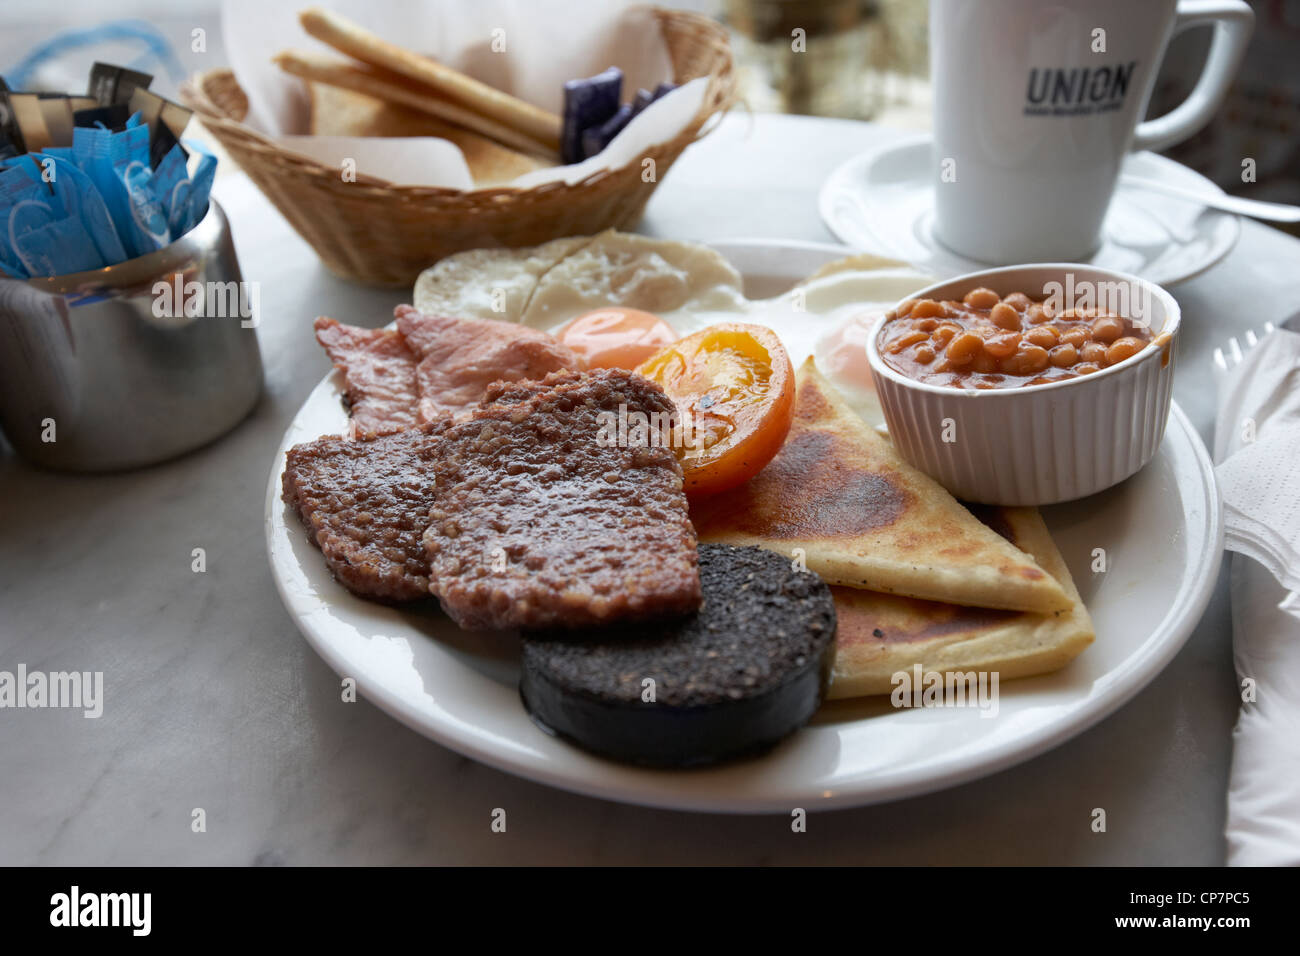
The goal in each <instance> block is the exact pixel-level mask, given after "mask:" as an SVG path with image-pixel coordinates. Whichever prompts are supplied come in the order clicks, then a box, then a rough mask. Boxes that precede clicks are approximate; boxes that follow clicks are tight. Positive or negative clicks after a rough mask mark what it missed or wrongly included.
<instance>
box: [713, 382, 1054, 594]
mask: <svg viewBox="0 0 1300 956" xmlns="http://www.w3.org/2000/svg"><path fill="white" fill-rule="evenodd" d="M795 378H796V388H797V394H796V398H795V417H794V423H793V424H792V425H791V427H790V433H789V435H788V436H787V438H786V440H785V444H784V446H782V448H781V451H780V453H779V454H778V455H777V456H776V458H774V459H773V460H772V462H771V463H770V464H769V465H768V466H767V467H766V468H764V469H763V470H762V471H761V472H759V473H758V474H757V475H756V476H754V478H752V479H751V480H750V481H749V482H748V483H746V484H745V485H743V486H741V487H740V488H737V489H735V490H733V491H728V492H724V493H722V494H719V495H714V496H713V497H712V498H709V499H704V500H702V501H700V502H697V503H694V504H693V505H692V508H691V519H692V520H693V521H694V522H695V527H696V530H697V531H698V533H699V537H700V540H701V541H721V542H725V543H727V544H735V545H757V546H758V547H762V548H768V549H770V550H772V551H779V552H781V553H783V554H789V555H792V556H793V557H795V558H798V557H799V556H800V555H802V557H803V560H804V561H805V563H806V564H807V567H808V569H809V570H811V571H816V572H817V573H818V574H820V575H821V576H822V578H823V579H825V580H826V581H827V582H828V583H829V584H839V585H846V586H849V587H856V588H864V589H866V590H870V591H883V592H886V593H890V594H899V595H903V596H906V597H914V598H923V599H926V600H931V601H943V602H947V603H952V604H962V605H967V606H972V607H984V608H1005V609H1008V610H1014V611H1036V612H1040V613H1049V612H1052V611H1064V610H1069V609H1070V608H1071V607H1072V606H1073V602H1072V601H1071V600H1070V598H1069V597H1068V596H1067V594H1066V592H1065V590H1064V589H1063V588H1062V587H1061V585H1060V584H1059V583H1058V582H1057V581H1056V579H1055V578H1053V577H1052V576H1051V575H1050V574H1048V573H1047V572H1046V571H1044V570H1043V569H1042V568H1041V567H1040V566H1039V565H1038V563H1037V562H1036V561H1035V560H1034V559H1033V558H1032V557H1030V556H1029V555H1027V554H1025V553H1024V552H1023V551H1020V550H1019V549H1017V548H1016V547H1015V546H1014V545H1012V544H1011V543H1010V542H1008V541H1007V540H1005V539H1004V538H1002V537H1001V536H999V535H998V534H997V532H995V531H993V530H991V529H989V528H987V527H985V526H984V525H983V524H981V523H980V522H979V521H978V520H977V519H976V518H975V517H974V516H973V515H972V514H971V513H970V512H969V511H967V510H966V508H964V507H963V506H962V505H961V504H960V503H959V502H958V501H957V500H956V499H955V498H953V497H952V495H950V494H948V492H947V491H945V490H944V489H943V488H942V487H941V486H940V485H939V484H938V483H937V482H935V481H934V480H933V479H931V478H929V477H928V476H926V475H924V474H922V473H921V472H920V471H917V470H916V469H915V468H913V467H911V466H910V465H908V464H907V463H906V462H904V461H903V460H902V458H900V457H899V455H898V453H897V452H896V451H895V450H894V447H893V445H892V444H890V443H889V442H888V441H887V440H886V439H884V438H882V437H881V436H880V435H878V434H876V432H875V431H874V430H873V429H872V428H871V427H870V426H868V425H867V424H866V423H865V422H864V421H862V419H860V418H859V417H858V416H857V415H855V414H854V413H853V412H852V411H851V410H850V409H849V408H848V406H847V405H846V404H845V403H844V400H843V399H842V398H840V396H839V395H838V394H837V393H836V392H835V390H834V388H832V387H831V386H830V384H829V383H827V381H826V380H825V379H824V378H823V377H822V375H821V373H819V372H818V371H817V367H816V365H814V364H813V361H812V359H809V360H808V361H807V362H805V363H804V364H803V366H802V367H801V368H800V369H799V372H798V374H797V375H796V377H795ZM796 549H798V550H796Z"/></svg>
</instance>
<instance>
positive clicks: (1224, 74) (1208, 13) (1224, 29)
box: [1131, 0, 1255, 150]
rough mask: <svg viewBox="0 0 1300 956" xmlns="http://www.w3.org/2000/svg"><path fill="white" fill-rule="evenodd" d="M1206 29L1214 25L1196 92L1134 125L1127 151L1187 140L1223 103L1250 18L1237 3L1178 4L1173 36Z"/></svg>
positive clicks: (1196, 0)
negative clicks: (1151, 117)
mask: <svg viewBox="0 0 1300 956" xmlns="http://www.w3.org/2000/svg"><path fill="white" fill-rule="evenodd" d="M1206 23H1212V24H1214V38H1213V40H1211V41H1210V52H1209V55H1208V56H1207V57H1206V58H1205V67H1204V68H1203V69H1202V70H1201V77H1200V79H1198V80H1197V81H1196V86H1195V87H1194V88H1193V89H1192V92H1191V94H1190V95H1189V96H1188V97H1187V99H1185V100H1183V102H1181V103H1179V104H1178V106H1177V107H1175V108H1174V109H1172V110H1170V111H1169V112H1168V113H1166V114H1165V115H1164V116H1160V117H1157V118H1156V119H1153V120H1147V121H1146V122H1145V123H1139V124H1138V126H1137V129H1136V130H1135V131H1134V133H1133V145H1132V147H1131V148H1132V149H1135V150H1137V149H1164V148H1165V147H1166V146H1172V145H1173V144H1174V143H1177V142H1181V141H1182V140H1185V139H1187V137H1189V136H1191V135H1192V134H1193V133H1195V132H1196V131H1197V130H1199V129H1200V128H1201V127H1202V126H1204V125H1205V124H1206V123H1208V122H1209V121H1210V119H1211V118H1212V117H1213V116H1214V113H1215V111H1216V110H1217V109H1218V108H1219V104H1220V103H1222V102H1223V98H1224V96H1226V95H1227V93H1228V86H1229V85H1230V84H1231V83H1232V80H1233V77H1234V76H1236V73H1237V67H1238V66H1239V65H1240V64H1241V58H1242V56H1243V55H1244V54H1245V52H1246V44H1247V43H1248V42H1249V41H1250V33H1251V30H1252V28H1253V27H1254V25H1255V12H1254V11H1253V10H1251V9H1250V7H1248V6H1247V5H1246V4H1245V3H1244V2H1243V0H1182V2H1180V3H1179V4H1178V10H1177V12H1176V14H1175V18H1174V30H1173V32H1174V33H1175V34H1177V33H1181V32H1182V31H1183V30H1186V29H1188V28H1189V27H1194V26H1200V25H1202V24H1206Z"/></svg>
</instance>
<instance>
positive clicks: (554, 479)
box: [424, 369, 700, 628]
mask: <svg viewBox="0 0 1300 956" xmlns="http://www.w3.org/2000/svg"><path fill="white" fill-rule="evenodd" d="M674 413H675V409H674V406H673V403H672V401H671V400H670V399H669V398H668V397H667V395H665V394H664V392H663V390H662V389H660V388H659V386H657V385H655V384H654V383H652V382H650V381H649V380H647V379H645V378H642V377H641V376H639V375H636V374H634V373H632V372H628V371H624V370H622V369H599V370H595V371H590V372H557V373H553V374H551V375H549V376H547V377H546V378H545V379H544V380H543V381H541V382H535V381H524V382H513V383H504V382H502V383H497V384H496V385H494V386H492V387H491V388H490V389H489V391H488V395H487V398H486V400H485V401H484V403H483V406H482V407H481V408H480V409H479V410H478V411H476V412H475V413H474V414H473V416H472V418H471V419H470V420H469V421H466V422H460V423H457V424H455V425H452V426H450V427H449V428H448V429H447V431H446V433H445V434H444V435H443V436H442V438H441V440H440V442H441V446H442V448H443V450H444V454H443V456H442V458H441V460H440V462H439V464H438V491H437V494H436V495H435V498H434V503H433V507H432V509H431V510H430V512H429V519H430V520H429V527H428V530H427V531H426V532H425V535H424V546H425V550H426V552H427V554H428V557H429V564H430V569H431V585H430V589H431V590H432V591H433V593H434V594H436V595H437V597H438V599H439V600H440V601H441V602H442V606H443V609H444V610H445V611H446V612H447V614H448V615H450V616H451V618H452V619H453V620H454V621H455V622H456V623H457V624H459V625H460V626H461V627H465V628H502V627H526V628H535V627H585V626H591V625H596V624H601V623H604V622H608V621H612V620H618V619H623V618H648V617H660V616H666V615H675V614H682V613H685V612H688V611H691V610H693V609H695V608H696V607H698V606H699V603H700V577H699V569H698V565H697V559H696V552H695V529H694V528H693V527H692V526H691V523H690V519H689V517H688V515H687V507H686V496H685V494H684V493H683V491H682V471H681V466H680V465H679V464H678V463H677V459H676V457H675V456H674V454H673V452H672V449H671V448H670V447H669V444H670V441H669V435H668V431H669V430H668V428H667V427H666V426H667V424H668V423H669V422H670V421H671V419H672V416H673V415H674ZM620 414H622V415H623V416H624V418H623V421H624V425H625V427H624V428H623V429H622V430H621V431H620V429H619V427H618V422H619V416H620ZM646 423H650V425H651V426H652V427H648V428H647V427H644V426H645V424H646ZM638 424H640V425H642V426H643V427H641V428H639V429H638V428H637V425H638ZM655 425H658V426H664V427H662V428H660V427H653V426H655Z"/></svg>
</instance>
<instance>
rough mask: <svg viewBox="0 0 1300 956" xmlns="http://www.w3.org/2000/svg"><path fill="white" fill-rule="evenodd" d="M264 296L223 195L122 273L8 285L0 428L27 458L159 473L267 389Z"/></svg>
mask: <svg viewBox="0 0 1300 956" xmlns="http://www.w3.org/2000/svg"><path fill="white" fill-rule="evenodd" d="M258 299H259V295H258V290H257V286H256V284H255V283H251V284H250V283H245V282H244V281H243V276H242V274H241V272H240V269H239V261H238V259H237V258H236V256H235V247H234V244H233V242H232V241H231V235H230V224H229V222H228V221H227V219H226V216H225V213H224V212H223V211H222V210H221V207H220V206H219V205H217V203H216V202H215V201H214V200H209V203H208V209H207V212H206V213H205V215H204V216H203V218H202V219H201V220H200V221H199V223H198V224H197V225H196V226H195V227H194V228H193V229H191V230H189V231H188V232H187V233H185V235H183V236H181V237H180V238H179V239H177V240H176V241H175V242H172V243H171V244H169V245H167V246H165V247H163V248H161V249H159V250H157V251H156V252H152V253H149V254H148V255H144V256H139V257H137V258H135V259H129V260H127V261H126V262H121V263H118V264H117V265H113V266H107V267H105V268H102V269H94V270H90V271H87V272H78V273H73V274H70V275H64V276H56V277H54V278H36V279H0V426H3V429H4V434H5V437H6V438H7V439H8V440H9V443H10V444H11V445H12V446H13V447H14V449H15V450H16V451H17V452H18V453H19V454H21V455H22V456H23V457H24V458H26V459H27V460H28V461H31V462H32V463H34V464H37V465H41V466H44V467H47V468H54V469H59V470H68V471H111V470H115V469H123V468H133V467H138V466H141V465H149V464H153V463H155V462H159V461H163V460H165V459H168V458H172V457H174V456H176V455H179V454H181V453H183V452H186V451H190V450H191V449H194V448H197V447H199V446H200V445H204V444H206V443H208V442H210V441H212V440H213V439H215V438H217V437H218V436H220V435H223V434H225V433H226V432H227V431H229V430H230V429H231V428H233V427H234V426H235V425H236V424H238V423H239V422H240V421H242V420H243V419H244V417H245V416H246V415H248V413H249V412H250V411H251V410H252V409H253V406H254V405H255V404H256V403H257V399H258V397H259V395H260V394H261V389H262V359H261V352H260V350H259V349H258V343H257V333H256V325H257V320H258V316H257V308H258V304H259V303H258Z"/></svg>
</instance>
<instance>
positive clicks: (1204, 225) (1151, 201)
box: [818, 136, 1241, 285]
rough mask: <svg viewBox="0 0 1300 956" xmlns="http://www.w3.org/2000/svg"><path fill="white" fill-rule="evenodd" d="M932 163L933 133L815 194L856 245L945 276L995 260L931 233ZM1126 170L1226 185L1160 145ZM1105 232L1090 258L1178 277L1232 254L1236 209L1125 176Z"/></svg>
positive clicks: (867, 157)
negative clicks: (965, 252) (1210, 205)
mask: <svg viewBox="0 0 1300 956" xmlns="http://www.w3.org/2000/svg"><path fill="white" fill-rule="evenodd" d="M930 171H931V163H930V138H929V137H928V136H925V137H920V138H914V139H909V140H905V141H902V142H893V143H889V144H887V145H884V146H881V147H879V148H877V149H874V150H870V151H868V152H865V153H862V154H860V155H858V156H855V157H853V158H852V159H850V160H849V161H848V162H846V163H844V164H843V165H841V166H840V167H839V168H838V169H836V170H835V172H833V173H831V175H830V176H829V177H828V178H827V180H826V182H825V183H824V184H823V186H822V189H821V194H820V196H819V197H818V206H819V208H820V211H821V216H822V220H823V221H824V222H825V223H826V226H827V228H829V229H830V231H831V232H833V233H834V234H835V235H836V236H837V237H838V238H839V239H840V240H842V241H843V242H845V243H847V244H848V245H850V246H854V247H855V248H858V249H862V250H863V251H866V252H872V253H875V254H876V255H881V256H888V257H891V258H895V259H902V260H904V261H906V262H909V263H911V264H912V265H913V266H915V267H916V268H918V269H920V270H922V271H925V272H930V273H933V274H934V275H937V276H939V277H941V278H947V277H948V276H954V275H961V274H962V273H966V272H974V271H976V270H979V269H986V268H988V266H989V263H987V262H979V261H977V260H975V259H968V258H966V257H965V256H962V255H959V254H958V253H955V252H953V251H951V250H950V249H948V248H946V247H945V246H943V245H942V244H940V243H939V242H938V240H937V239H935V237H934V234H933V230H932V227H933V224H934V204H933V201H932V196H933V183H932V180H931V175H930ZM1123 172H1124V173H1126V174H1130V175H1133V176H1140V177H1143V178H1146V179H1160V180H1164V181H1165V182H1168V183H1171V184H1174V185H1181V186H1185V187H1187V188H1190V189H1196V190H1202V191H1204V192H1209V193H1218V194H1220V195H1222V193H1223V190H1221V189H1220V188H1219V187H1218V186H1216V185H1215V184H1214V183H1212V182H1211V181H1210V180H1208V179H1206V178H1205V177H1204V176H1202V175H1201V174H1200V173H1197V172H1193V171H1192V170H1190V169H1188V168H1187V167H1186V166H1183V165H1182V164H1181V163H1176V162H1174V161H1173V160H1172V159H1166V158H1165V157H1163V156H1158V155H1156V154H1155V153H1133V154H1131V155H1130V156H1128V157H1127V158H1126V159H1125V160H1124V169H1123ZM1102 231H1103V235H1104V239H1103V242H1102V247H1101V249H1099V250H1098V251H1097V253H1096V255H1094V256H1093V257H1092V258H1091V259H1088V260H1086V261H1087V262H1089V263H1090V264H1092V265H1095V266H1101V267H1103V268H1106V269H1115V270H1118V271H1120V272H1129V273H1133V274H1135V275H1139V276H1142V277H1143V278H1145V279H1150V280H1151V281H1152V282H1155V283H1158V284H1160V285H1172V284H1174V283H1176V282H1182V281H1184V280H1186V279H1190V278H1192V277H1193V276H1195V275H1198V274H1199V273H1201V272H1204V271H1205V270H1206V269H1208V268H1209V267H1210V266H1212V265H1214V264H1215V263H1216V262H1218V261H1219V260H1220V259H1222V258H1223V257H1224V256H1226V255H1227V254H1228V252H1229V251H1230V250H1231V249H1232V247H1233V246H1234V245H1236V243H1237V237H1238V236H1239V235H1240V233H1241V223H1240V222H1239V221H1238V220H1237V217H1236V216H1234V215H1232V214H1231V213H1225V212H1220V211H1219V210H1217V209H1207V208H1205V207H1204V206H1200V205H1197V204H1196V203H1194V202H1188V201H1187V200H1183V199H1175V198H1173V197H1171V196H1164V195H1161V194H1159V193H1155V192H1151V191H1149V190H1145V189H1140V188H1135V187H1127V186H1124V185H1123V184H1122V182H1121V185H1120V187H1119V189H1117V190H1116V192H1115V198H1114V200H1113V201H1112V202H1111V204H1110V210H1109V212H1107V214H1106V221H1105V223H1104V225H1103V227H1102Z"/></svg>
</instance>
